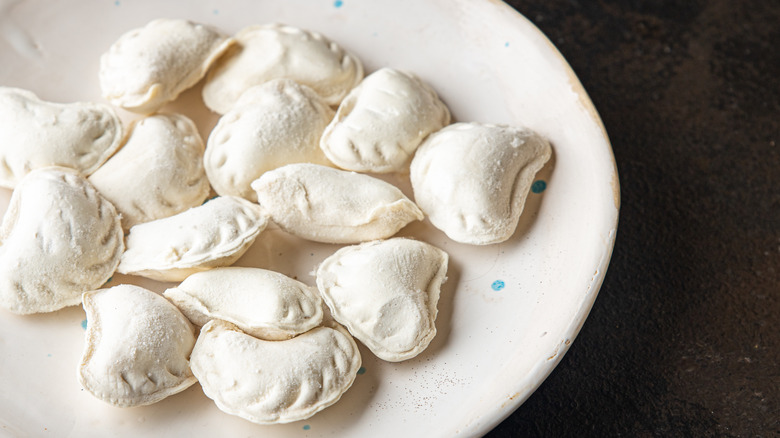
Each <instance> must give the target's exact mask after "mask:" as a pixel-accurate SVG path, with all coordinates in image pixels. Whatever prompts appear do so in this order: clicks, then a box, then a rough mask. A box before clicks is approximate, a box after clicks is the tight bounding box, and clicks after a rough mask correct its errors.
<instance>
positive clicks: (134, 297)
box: [78, 284, 196, 407]
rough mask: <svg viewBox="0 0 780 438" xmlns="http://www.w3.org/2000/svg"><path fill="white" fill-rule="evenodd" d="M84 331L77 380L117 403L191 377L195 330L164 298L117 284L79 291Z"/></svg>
mask: <svg viewBox="0 0 780 438" xmlns="http://www.w3.org/2000/svg"><path fill="white" fill-rule="evenodd" d="M84 310H85V311H86V313H87V321H88V323H87V331H86V334H85V337H84V339H85V343H84V351H83V353H82V356H81V363H80V364H79V366H78V379H79V382H80V383H81V385H82V386H83V387H84V389H86V390H87V391H89V392H90V393H91V394H92V395H94V396H95V397H97V398H98V399H100V400H102V401H104V402H106V403H109V404H111V405H114V406H118V407H132V406H142V405H148V404H152V403H156V402H158V401H160V400H162V399H164V398H166V397H168V396H170V395H173V394H176V393H178V392H181V391H183V390H185V389H187V388H188V387H189V386H190V385H192V384H193V383H195V382H196V380H195V377H194V376H193V375H192V371H191V370H190V361H189V358H190V353H191V352H192V347H193V346H194V345H195V331H194V328H193V327H192V325H191V324H190V322H189V321H187V318H186V317H185V316H184V315H183V314H182V313H181V312H180V311H179V310H178V309H177V308H176V306H174V305H173V304H171V303H169V302H168V301H167V300H166V299H165V298H163V297H161V296H160V295H158V294H156V293H154V292H152V291H149V290H146V289H144V288H141V287H138V286H134V285H130V284H122V285H119V286H114V287H112V288H110V289H99V290H95V291H91V292H86V293H84Z"/></svg>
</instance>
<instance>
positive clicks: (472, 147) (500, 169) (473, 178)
mask: <svg viewBox="0 0 780 438" xmlns="http://www.w3.org/2000/svg"><path fill="white" fill-rule="evenodd" d="M551 154H552V149H551V147H550V143H549V142H548V141H547V140H546V139H544V138H543V137H541V136H540V135H539V134H537V133H535V132H533V131H531V130H530V129H527V128H519V127H513V126H504V125H486V124H479V123H456V124H453V125H450V126H448V127H446V128H444V129H442V130H440V131H438V132H436V133H433V134H431V136H430V137H428V139H426V140H425V142H423V144H422V145H421V146H420V148H419V149H418V150H417V152H416V154H415V156H414V158H413V159H412V164H411V167H410V172H411V174H410V176H411V181H412V189H413V190H414V199H415V201H416V202H417V204H418V205H419V206H420V208H421V209H422V211H423V212H425V214H426V215H428V218H429V219H430V221H431V223H432V224H433V225H434V226H435V227H436V228H438V229H440V230H442V231H444V232H445V233H446V234H447V236H449V237H450V238H451V239H452V240H455V241H457V242H461V243H468V244H473V245H487V244H491V243H498V242H503V241H505V240H507V239H509V237H511V236H512V234H513V233H514V231H515V229H516V228H517V223H518V220H519V218H520V214H521V213H522V211H523V207H524V206H525V200H526V197H527V196H528V191H529V189H530V187H531V184H532V183H533V179H534V176H535V175H536V173H537V172H538V171H539V170H540V169H541V168H542V167H543V166H544V163H546V162H547V160H549V159H550V155H551Z"/></svg>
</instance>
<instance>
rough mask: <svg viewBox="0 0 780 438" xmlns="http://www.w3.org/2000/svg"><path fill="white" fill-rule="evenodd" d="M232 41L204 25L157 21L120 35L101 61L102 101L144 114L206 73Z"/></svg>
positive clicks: (169, 99)
mask: <svg viewBox="0 0 780 438" xmlns="http://www.w3.org/2000/svg"><path fill="white" fill-rule="evenodd" d="M233 43H234V40H233V39H232V38H229V37H228V36H226V35H223V34H222V33H221V32H219V31H218V30H216V29H214V28H212V27H209V26H205V25H203V24H198V23H193V22H191V21H187V20H179V19H174V20H172V19H158V20H154V21H151V22H149V23H148V24H147V25H146V26H144V27H142V28H138V29H133V30H131V31H129V32H127V33H125V34H124V35H122V36H121V37H119V39H118V40H117V41H116V42H115V43H114V44H113V45H111V47H110V48H109V49H108V52H106V53H105V54H103V56H102V57H101V58H100V87H101V90H102V92H103V97H104V98H106V99H107V100H108V101H109V102H111V103H112V104H114V105H116V106H119V107H122V108H124V109H126V110H129V111H134V112H137V113H142V114H149V113H153V112H155V111H157V110H158V109H159V108H160V107H161V106H163V105H164V104H165V103H167V102H169V101H172V100H174V99H176V97H177V96H178V95H179V94H180V93H181V92H182V91H184V90H186V89H188V88H190V87H192V86H193V85H195V83H196V82H198V81H199V80H200V79H201V78H202V77H203V76H205V75H206V71H208V68H209V66H211V64H212V63H213V62H214V61H215V60H216V59H217V58H218V57H219V56H220V55H222V53H224V52H225V50H227V49H228V47H230V46H231V45H232V44H233Z"/></svg>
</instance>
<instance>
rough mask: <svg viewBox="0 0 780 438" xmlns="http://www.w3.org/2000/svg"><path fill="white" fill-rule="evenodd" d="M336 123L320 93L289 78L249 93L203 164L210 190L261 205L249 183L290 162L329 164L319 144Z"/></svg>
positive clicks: (215, 133) (214, 137)
mask: <svg viewBox="0 0 780 438" xmlns="http://www.w3.org/2000/svg"><path fill="white" fill-rule="evenodd" d="M332 118H333V110H332V109H331V108H330V106H328V104H326V103H325V101H323V100H322V98H321V97H320V96H319V95H317V93H315V92H314V91H313V90H312V89H311V88H309V87H307V86H305V85H300V84H298V83H296V82H295V81H292V80H290V79H275V80H272V81H269V82H266V83H264V84H263V85H258V86H255V87H252V88H250V89H248V90H247V91H246V92H244V94H242V95H241V98H240V99H239V100H238V102H236V105H235V106H234V107H233V108H232V109H231V110H230V111H228V112H227V113H226V114H225V115H224V116H222V117H221V118H220V119H219V122H218V123H217V126H216V127H215V128H214V130H212V131H211V135H209V139H208V144H207V146H206V154H205V157H204V165H205V168H206V174H207V175H208V177H209V181H211V186H212V187H214V190H215V191H216V192H217V193H219V194H220V195H234V196H241V197H243V198H246V199H249V200H250V201H257V194H256V193H255V191H254V190H252V187H251V186H250V184H252V181H254V180H256V179H257V178H259V177H260V176H261V175H262V174H263V173H265V172H267V171H269V170H273V169H276V168H277V167H281V166H284V165H285V164H291V163H315V164H323V165H329V164H330V162H329V161H328V159H327V158H325V154H324V153H323V152H322V149H320V145H319V141H320V137H321V136H322V132H323V131H324V130H325V126H327V124H328V122H330V120H331V119H332Z"/></svg>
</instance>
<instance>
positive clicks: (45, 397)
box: [0, 0, 619, 437]
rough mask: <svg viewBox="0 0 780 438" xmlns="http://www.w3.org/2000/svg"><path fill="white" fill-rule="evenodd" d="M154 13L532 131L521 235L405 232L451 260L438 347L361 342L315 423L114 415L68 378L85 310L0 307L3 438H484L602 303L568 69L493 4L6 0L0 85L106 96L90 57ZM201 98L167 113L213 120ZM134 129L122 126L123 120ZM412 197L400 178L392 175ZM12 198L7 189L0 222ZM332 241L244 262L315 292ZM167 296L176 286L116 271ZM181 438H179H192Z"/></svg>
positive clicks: (595, 156)
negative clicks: (282, 28)
mask: <svg viewBox="0 0 780 438" xmlns="http://www.w3.org/2000/svg"><path fill="white" fill-rule="evenodd" d="M160 17H169V18H187V19H191V20H195V21H199V22H202V23H207V24H211V25H214V26H216V27H218V28H221V29H222V30H223V31H225V32H227V33H234V32H236V31H238V30H239V29H241V28H243V27H245V26H248V25H252V24H260V23H267V22H282V23H286V24H291V25H294V26H298V27H302V28H306V29H310V30H314V31H318V32H321V33H323V34H324V35H326V36H328V37H329V38H331V39H333V40H335V41H337V42H339V43H340V44H341V45H342V46H344V47H346V48H347V49H348V50H350V51H352V52H353V53H354V54H356V55H357V56H358V57H360V58H361V59H362V60H363V62H364V65H365V67H366V70H367V71H368V72H370V71H373V70H375V69H377V68H379V67H383V66H388V67H395V68H400V69H405V70H409V71H411V72H414V73H416V74H417V75H418V76H420V77H421V78H422V79H423V80H425V81H427V82H428V83H430V84H431V85H432V86H433V87H434V88H435V89H436V90H437V91H438V93H439V94H440V96H441V97H442V99H443V100H444V101H445V102H446V103H447V104H448V106H449V107H450V109H451V110H452V113H453V116H454V118H455V119H456V120H458V121H478V122H486V123H508V124H515V125H524V126H528V127H530V128H532V129H534V130H536V131H537V132H539V133H541V134H542V135H544V136H546V137H547V138H548V139H550V141H551V143H552V144H553V149H554V154H553V158H552V159H551V160H550V162H549V163H548V164H547V165H546V167H545V168H544V169H543V170H542V171H541V172H540V173H539V174H538V175H537V180H538V181H541V182H537V184H536V185H535V186H534V190H533V193H531V194H530V195H529V199H528V203H527V205H526V209H525V212H524V213H523V216H522V218H521V221H520V224H519V226H518V229H517V232H516V233H515V235H514V236H513V237H512V238H511V239H510V240H509V241H507V242H505V243H502V244H497V245H491V246H485V247H475V246H467V245H461V244H457V243H455V242H453V241H451V240H449V239H448V238H447V237H446V236H445V235H444V234H443V233H441V232H439V231H437V230H436V229H434V228H433V227H432V226H430V224H429V223H428V222H427V221H425V222H420V223H416V224H412V225H410V226H408V227H407V228H405V229H404V230H402V232H401V233H400V234H401V235H404V236H414V237H416V238H418V239H420V240H424V241H427V242H429V243H432V244H434V245H436V246H438V247H440V248H442V249H444V250H445V251H447V252H448V253H449V254H450V257H451V263H450V269H449V273H448V277H449V278H448V281H447V283H446V284H445V286H444V287H443V290H442V298H441V301H440V304H439V317H438V319H437V321H436V325H437V328H438V335H437V336H436V338H435V339H434V340H433V342H432V344H431V345H430V347H429V348H428V349H427V350H426V351H425V352H423V354H421V355H420V356H418V357H416V358H415V359H412V360H409V361H407V362H402V363H387V362H382V361H380V360H378V359H376V358H375V357H374V356H373V355H372V354H371V353H370V352H369V351H368V350H367V349H365V348H363V347H362V346H361V353H362V354H363V370H361V374H360V375H358V377H357V380H356V382H355V384H354V386H353V387H352V388H351V389H350V390H349V391H348V392H347V393H346V394H345V395H344V397H343V398H342V399H341V401H339V402H338V403H337V404H336V405H334V406H332V407H330V408H328V409H326V410H324V411H322V412H321V413H319V414H317V415H315V416H314V417H312V418H311V419H309V420H306V421H300V422H296V423H291V424H287V425H278V426H259V425H255V424H252V423H249V422H247V421H244V420H242V419H240V418H237V417H232V416H229V415H227V414H224V413H222V412H221V411H220V410H219V409H217V408H216V406H215V405H214V404H213V402H212V401H211V400H210V399H208V398H207V397H205V396H204V395H203V393H202V391H201V389H200V387H199V386H198V385H194V386H193V387H191V388H189V389H188V390H186V391H184V392H182V393H180V394H178V395H175V396H173V397H169V398H168V399H166V400H163V401H162V402H160V403H157V404H155V405H152V406H148V407H141V408H131V409H119V408H114V407H112V406H109V405H106V404H104V403H103V402H101V401H99V400H97V399H95V398H93V397H92V396H91V395H90V394H88V393H87V392H86V391H84V390H82V389H81V387H80V386H79V384H78V382H77V380H76V366H77V365H78V363H79V359H80V356H81V350H82V348H83V342H84V340H83V338H84V328H83V321H84V318H85V316H84V312H83V310H82V309H81V308H80V307H73V308H68V309H64V310H62V311H59V312H54V313H51V314H44V315H33V316H25V317H22V316H16V315H12V314H10V313H8V312H6V311H0V358H2V359H0V388H2V391H0V435H10V436H37V435H42V434H44V433H51V434H52V435H53V436H78V437H88V436H163V435H164V436H187V435H189V436H263V437H302V436H311V437H314V436H336V437H365V436H374V437H385V436H386V437H391V436H392V437H397V436H430V437H439V436H440V437H452V436H478V435H481V434H484V433H486V432H487V431H488V430H490V429H491V428H492V427H493V426H495V425H496V424H498V422H500V421H501V420H502V419H503V418H505V417H506V416H507V415H509V414H510V413H511V412H512V411H513V410H514V409H515V408H517V406H519V405H520V404H521V403H522V402H523V401H524V400H525V399H526V398H527V397H528V396H529V395H530V394H531V393H532V392H533V391H534V390H535V389H536V388H537V387H538V386H539V385H540V384H541V382H542V381H543V380H544V378H545V377H546V376H547V375H548V374H549V373H550V371H552V369H553V368H554V367H555V365H556V364H557V363H558V362H559V361H560V359H561V356H562V355H563V354H564V352H565V351H566V350H567V348H568V347H569V345H570V343H571V342H572V341H573V339H574V337H575V336H576V334H577V332H578V331H579V329H580V327H581V326H582V324H583V322H584V321H585V318H586V317H587V314H588V312H589V310H590V308H591V306H592V304H593V301H594V300H595V298H596V295H597V293H598V290H599V287H600V286H601V282H602V280H603V277H604V274H605V271H606V268H607V265H608V262H609V257H610V254H611V251H612V246H613V243H614V238H615V233H616V227H617V218H618V209H619V185H618V178H617V173H616V169H615V163H614V159H613V156H612V151H611V149H610V145H609V140H608V139H607V135H606V132H605V130H604V128H603V126H602V124H601V121H600V119H599V117H598V114H597V113H596V111H595V109H594V108H593V105H592V104H591V102H590V100H589V98H588V97H587V95H586V93H585V91H584V90H583V88H582V86H581V85H580V83H579V81H578V80H577V78H576V77H575V75H574V74H573V73H572V71H571V70H570V68H569V66H568V65H567V63H566V61H565V60H564V59H563V58H562V57H561V55H560V54H559V53H558V51H557V50H556V49H555V48H554V47H553V45H552V44H551V43H550V42H549V41H548V40H547V39H546V38H545V37H544V35H542V34H541V33H540V32H539V31H538V30H537V29H536V28H535V27H534V26H533V25H532V24H530V22H528V21H527V20H526V19H524V18H523V17H522V16H520V15H519V14H518V13H517V12H515V11H514V10H513V9H511V8H510V7H509V6H507V5H505V4H503V3H500V2H497V1H488V0H478V1H475V0H456V1H453V0H429V1H419V0H402V1H399V0H393V1H390V0H382V1H371V2H363V1H357V0H336V1H334V0H286V1H284V2H282V1H253V0H243V1H242V0H231V1H225V0H219V1H217V0H214V1H185V0H174V1H165V2H160V1H153V0H132V1H131V0H118V1H114V0H105V1H90V2H87V1H76V0H63V1H57V2H50V1H44V0H30V1H23V0H22V1H20V0H0V85H4V86H15V87H21V88H26V89H29V90H32V91H34V92H35V93H36V94H38V95H39V96H40V97H41V98H42V99H44V100H50V101H60V102H70V101H85V100H87V101H89V100H91V101H102V99H101V98H100V90H99V87H98V83H97V70H98V59H99V57H100V55H101V54H102V53H103V52H104V51H105V50H106V49H107V48H108V47H109V46H110V45H111V43H112V42H113V41H115V40H116V39H117V38H118V37H119V36H120V35H121V34H122V33H124V32H126V31H128V30H130V29H133V28H136V27H141V26H143V25H144V24H145V23H146V22H148V21H150V20H152V19H154V18H160ZM199 92H200V87H199V86H196V87H195V88H194V89H192V90H190V91H189V92H186V93H185V94H183V95H182V96H181V97H180V98H179V99H178V100H177V101H176V102H174V103H173V104H171V105H169V106H168V107H167V108H166V110H168V111H180V112H182V113H184V114H186V115H188V116H189V117H191V118H193V120H195V122H196V123H197V124H198V126H199V128H200V130H201V133H202V135H203V137H204V139H205V138H206V137H207V136H208V133H209V131H210V130H211V128H212V127H213V126H214V124H215V123H216V120H217V118H216V116H215V115H213V114H210V113H209V112H208V111H207V110H206V109H205V107H204V106H203V104H202V102H201V100H200V94H199ZM121 114H122V117H123V118H124V119H125V120H126V121H127V120H130V119H131V118H132V117H133V116H132V115H130V114H129V113H124V112H122V113H121ZM388 180H389V181H391V182H393V183H395V184H397V185H399V186H400V187H401V188H402V189H403V190H404V191H405V192H406V193H407V194H408V195H410V196H411V191H410V190H409V184H408V177H407V176H406V175H400V176H391V177H388ZM9 197H10V192H9V191H7V190H6V191H2V192H0V206H1V207H0V211H4V210H5V206H6V205H7V201H8V198H9ZM336 249H338V246H334V245H323V244H312V243H310V242H305V241H302V240H300V239H297V238H294V237H291V236H289V235H287V234H285V233H283V232H282V231H280V230H278V229H269V230H268V231H266V232H265V234H263V235H261V237H260V239H259V240H258V242H257V243H256V244H255V245H254V246H253V247H252V248H251V249H250V251H249V252H248V253H247V254H246V255H245V256H244V257H242V259H241V260H239V262H238V265H243V266H259V267H263V268H267V269H274V270H277V271H280V272H283V273H285V274H287V275H290V276H294V277H297V278H298V279H299V280H301V281H303V282H305V283H308V284H312V285H313V284H314V277H313V275H312V272H313V270H314V268H315V267H316V266H317V264H318V263H320V262H321V261H322V260H323V259H324V258H325V257H327V256H328V255H330V254H331V253H333V252H334V251H335V250H336ZM131 281H132V282H136V283H139V284H142V285H145V286H147V287H149V288H151V289H153V290H156V291H162V290H164V289H165V288H166V287H170V286H171V285H170V284H163V283H154V282H151V281H138V280H135V279H132V278H129V277H123V276H120V275H116V276H114V278H113V280H112V281H111V282H110V283H111V284H115V283H120V282H131ZM185 434H186V435H185Z"/></svg>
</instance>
